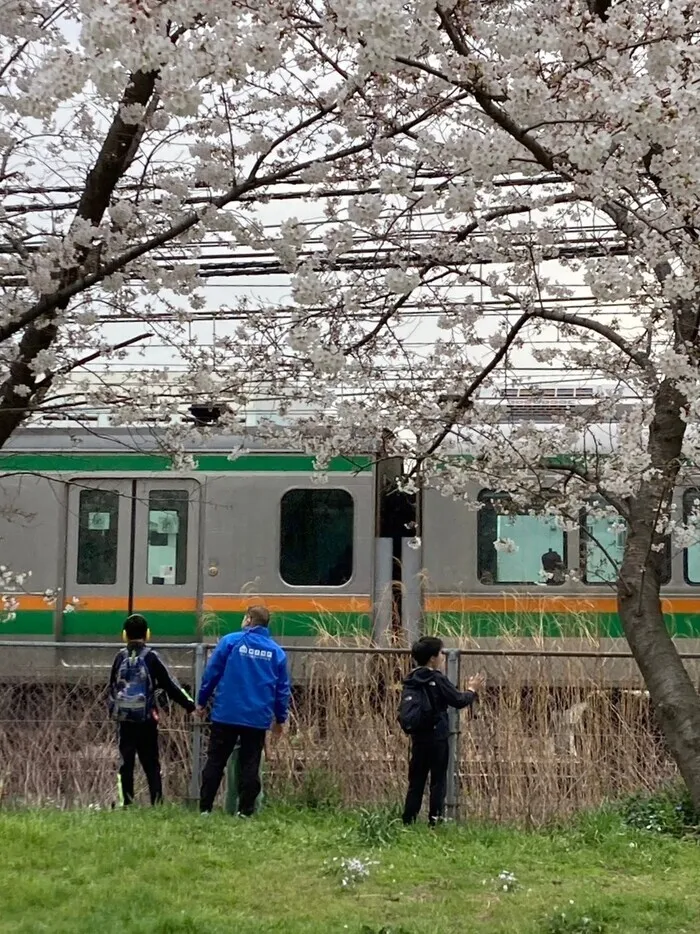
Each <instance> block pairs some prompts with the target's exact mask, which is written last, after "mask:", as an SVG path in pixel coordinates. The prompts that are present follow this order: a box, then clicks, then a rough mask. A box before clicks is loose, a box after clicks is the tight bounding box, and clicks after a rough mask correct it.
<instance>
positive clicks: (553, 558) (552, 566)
mask: <svg viewBox="0 0 700 934" xmlns="http://www.w3.org/2000/svg"><path fill="white" fill-rule="evenodd" d="M542 570H543V571H544V573H545V578H546V581H547V583H548V584H562V583H563V582H564V578H565V577H566V568H565V567H564V562H563V560H562V557H561V555H560V554H559V553H558V552H556V551H554V550H553V549H552V548H550V549H549V551H546V552H545V553H544V554H543V555H542Z"/></svg>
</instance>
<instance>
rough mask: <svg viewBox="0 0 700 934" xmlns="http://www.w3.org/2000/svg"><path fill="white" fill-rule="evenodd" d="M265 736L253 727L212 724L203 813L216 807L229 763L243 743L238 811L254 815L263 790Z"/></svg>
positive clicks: (239, 762)
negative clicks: (257, 799) (261, 761)
mask: <svg viewBox="0 0 700 934" xmlns="http://www.w3.org/2000/svg"><path fill="white" fill-rule="evenodd" d="M265 733H266V731H265V730H256V729H254V728H253V727H251V726H230V725H229V724H227V723H212V725H211V733H210V734H209V749H208V751H207V761H206V763H205V765H204V771H203V772H202V790H201V792H200V796H199V810H200V811H211V809H212V808H213V807H214V799H215V798H216V793H217V791H218V790H219V785H220V784H221V779H222V778H223V775H224V769H225V768H226V763H227V762H228V760H229V758H230V756H231V753H232V752H233V749H234V747H235V745H236V743H237V742H238V740H239V739H240V741H241V748H240V752H239V753H238V756H239V758H238V770H239V778H238V810H239V812H240V813H241V814H244V815H245V816H246V817H250V815H251V814H253V813H254V812H255V801H256V798H257V797H258V795H259V794H260V790H261V785H260V760H261V758H262V753H263V748H264V746H265Z"/></svg>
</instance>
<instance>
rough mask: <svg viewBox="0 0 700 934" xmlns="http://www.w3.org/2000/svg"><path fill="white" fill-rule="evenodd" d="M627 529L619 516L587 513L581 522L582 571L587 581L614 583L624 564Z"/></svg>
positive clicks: (592, 582)
mask: <svg viewBox="0 0 700 934" xmlns="http://www.w3.org/2000/svg"><path fill="white" fill-rule="evenodd" d="M626 537H627V528H626V524H625V522H624V520H623V519H621V518H620V517H619V516H615V517H613V516H603V517H599V516H593V515H591V514H590V513H589V512H586V513H585V514H584V517H583V520H582V523H581V564H582V567H581V572H582V574H583V580H584V583H586V584H613V583H615V581H616V580H617V574H618V570H619V567H620V564H621V563H622V555H623V553H624V550H625V539H626Z"/></svg>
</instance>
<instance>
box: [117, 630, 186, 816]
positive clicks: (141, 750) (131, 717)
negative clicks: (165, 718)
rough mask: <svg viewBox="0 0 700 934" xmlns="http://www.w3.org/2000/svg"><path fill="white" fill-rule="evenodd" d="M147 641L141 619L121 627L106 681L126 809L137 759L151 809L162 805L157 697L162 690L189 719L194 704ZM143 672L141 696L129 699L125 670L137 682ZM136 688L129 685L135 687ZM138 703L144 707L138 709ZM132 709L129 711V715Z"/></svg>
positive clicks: (122, 802)
mask: <svg viewBox="0 0 700 934" xmlns="http://www.w3.org/2000/svg"><path fill="white" fill-rule="evenodd" d="M149 637H150V632H149V629H148V623H147V622H146V620H145V619H144V618H143V616H140V615H139V614H137V613H136V614H134V615H133V616H130V617H129V618H128V619H127V621H126V622H125V623H124V638H125V639H126V646H125V648H123V649H121V650H120V651H119V652H118V653H117V655H116V657H115V659H114V662H113V663H112V671H111V674H110V677H109V707H110V713H111V715H112V716H113V717H114V718H115V719H116V720H117V722H118V742H119V754H120V756H121V765H120V766H119V777H118V788H119V799H120V804H121V805H122V806H123V807H127V806H128V805H129V804H131V803H132V801H133V800H134V766H135V764H136V756H137V755H138V757H139V762H140V763H141V766H142V768H143V770H144V772H145V773H146V780H147V781H148V790H149V792H150V796H151V804H159V803H160V802H161V801H162V800H163V784H162V780H161V774H160V756H159V753H158V710H157V707H156V698H155V692H156V690H158V689H160V690H162V691H164V692H165V693H166V694H167V696H168V697H169V698H170V699H171V700H174V701H175V703H176V704H179V705H180V706H181V707H184V708H185V710H186V711H187V712H188V713H192V712H193V711H194V709H195V704H194V701H193V700H192V698H191V697H190V695H189V694H188V693H187V691H185V690H183V689H182V688H181V687H180V685H179V684H178V683H177V681H176V680H175V678H173V677H172V675H171V674H170V672H169V671H168V669H167V667H166V665H165V664H164V662H163V661H162V659H161V658H160V656H159V655H158V653H157V652H156V651H155V650H154V649H151V648H149V646H148V645H146V640H147V639H148V638H149ZM141 662H142V666H143V669H144V670H143V674H144V677H145V678H146V680H147V684H146V685H145V692H144V693H143V694H140V693H139V689H138V688H137V690H136V691H135V692H134V697H135V698H136V700H135V701H134V700H132V699H130V698H128V697H127V695H128V693H129V686H127V685H126V684H125V683H122V679H123V677H124V673H125V671H126V668H127V667H128V666H130V669H131V671H133V672H135V673H136V675H137V676H138V673H139V669H140V667H141ZM134 683H135V682H134V681H132V682H131V684H132V685H133V684H134ZM140 699H142V700H143V702H142V703H141V704H140V706H139V701H140ZM130 705H131V709H130Z"/></svg>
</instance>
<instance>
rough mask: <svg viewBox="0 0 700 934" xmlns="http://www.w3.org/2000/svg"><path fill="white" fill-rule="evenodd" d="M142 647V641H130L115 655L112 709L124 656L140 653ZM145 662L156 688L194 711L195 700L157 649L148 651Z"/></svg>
mask: <svg viewBox="0 0 700 934" xmlns="http://www.w3.org/2000/svg"><path fill="white" fill-rule="evenodd" d="M142 648H143V643H142V642H129V643H127V645H126V646H125V647H124V648H123V649H120V651H119V652H117V654H116V655H115V657H114V661H113V662H112V671H111V673H110V676H109V702H110V709H111V705H112V702H113V700H114V690H115V687H116V683H117V675H118V673H119V666H120V665H121V663H122V660H123V659H124V656H125V655H126V654H127V653H130V652H136V653H138V652H140V651H141V649H142ZM145 662H146V668H148V673H149V674H150V676H151V682H152V684H153V688H154V690H161V691H164V692H165V693H166V694H167V696H168V697H169V698H170V699H171V700H174V701H175V703H176V704H179V705H180V706H181V707H184V708H185V710H187V711H188V712H189V713H192V711H193V710H194V709H195V704H194V701H193V700H192V698H191V697H190V695H189V694H188V693H187V691H185V690H183V689H182V688H181V687H180V685H179V684H178V682H177V681H176V680H175V678H173V676H172V675H171V674H170V672H169V671H168V669H167V666H166V665H165V662H164V661H163V660H162V658H161V657H160V655H159V654H158V653H157V652H156V650H155V649H150V650H149V651H148V653H147V654H146V657H145Z"/></svg>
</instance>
